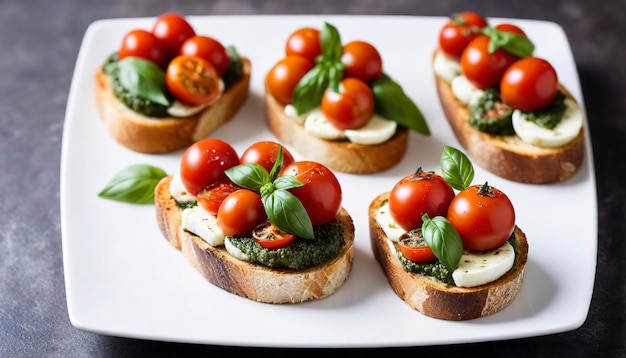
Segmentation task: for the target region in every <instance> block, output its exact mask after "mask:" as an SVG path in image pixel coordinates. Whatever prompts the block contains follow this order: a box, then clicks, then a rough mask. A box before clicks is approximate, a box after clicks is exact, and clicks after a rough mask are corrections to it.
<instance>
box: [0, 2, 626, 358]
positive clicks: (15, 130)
mask: <svg viewBox="0 0 626 358" xmlns="http://www.w3.org/2000/svg"><path fill="white" fill-rule="evenodd" d="M464 9H472V10H476V11H478V12H480V13H482V14H485V15H486V16H490V17H514V18H527V19H540V20H549V21H554V22H556V23H558V24H560V25H561V26H562V27H563V28H564V30H565V32H566V34H567V36H568V38H569V41H570V44H571V47H572V50H573V53H574V57H575V60H576V64H577V69H578V73H579V75H580V80H581V84H582V90H583V96H584V100H585V103H586V107H587V114H588V118H589V125H590V132H591V137H592V142H593V150H594V160H595V169H596V179H597V194H598V256H597V258H598V264H597V270H596V283H595V288H594V292H593V298H592V302H591V307H590V309H589V314H588V317H587V320H586V321H585V323H584V324H583V325H582V327H580V328H578V329H576V330H573V331H570V332H564V333H558V334H553V335H548V336H541V337H532V338H524V339H516V340H511V341H497V342H485V343H475V344H463V345H452V346H434V347H412V348H409V347H404V348H389V349H387V350H386V351H385V353H390V354H440V353H441V354H445V355H449V356H467V355H469V356H474V355H478V354H482V355H483V356H491V355H498V356H503V357H509V356H511V357H514V356H523V357H526V356H545V357H553V356H567V357H570V356H571V357H583V356H584V357H588V356H594V357H596V356H604V357H617V356H622V357H623V356H626V280H625V279H624V273H625V272H626V259H625V257H626V214H625V209H626V205H625V204H624V203H625V202H626V185H624V184H623V183H624V180H625V177H624V170H623V169H624V165H625V164H624V162H625V160H624V158H625V156H626V144H625V142H626V105H625V103H626V66H625V65H624V61H625V60H626V50H625V47H626V41H625V40H624V34H625V33H626V3H625V2H624V1H623V0H608V1H603V2H601V1H540V0H525V1H517V2H510V1H501V0H500V1H499V0H490V1H477V2H472V3H469V2H465V1H460V0H455V1H449V0H448V1H426V0H415V1H412V0H402V1H400V0H398V1H382V0H378V1H373V0H354V1H341V0H315V1H287V0H284V1H283V0H274V1H253V0H247V1H245V0H235V1H227V0H223V1H208V0H207V1H157V0H153V1H139V0H127V1H124V0H119V1H95V0H89V1H79V0H76V1H50V0H35V1H29V0H25V1H10V0H1V1H0V44H1V46H0V69H1V71H0V73H1V74H2V76H1V77H0V110H1V111H0V113H1V114H0V170H1V171H2V172H1V174H0V187H1V188H3V192H2V194H1V195H0V208H1V210H0V277H2V279H1V280H0V357H29V356H46V357H48V356H52V357H54V356H60V357H79V356H171V355H201V356H212V355H217V356H221V355H228V356H244V355H245V356H254V355H256V354H258V353H263V354H274V355H276V356H292V355H294V354H298V353H301V352H302V351H301V350H300V349H268V348H265V349H254V348H240V347H222V346H205V345H191V344H178V343H165V342H153V341H144V340H136V339H129V338H119V337H109V336H103V335H98V334H95V333H89V332H84V331H81V330H78V329H76V328H74V327H73V326H72V325H71V323H70V321H69V319H68V314H67V305H66V299H65V287H64V276H63V257H62V252H61V224H60V218H59V216H60V214H59V167H60V153H61V143H62V132H63V124H64V123H63V121H64V116H65V108H66V102H67V97H68V90H69V87H70V83H71V79H72V72H73V69H74V65H75V62H76V56H77V54H78V51H79V48H80V44H81V40H82V38H83V35H84V32H85V30H86V29H87V27H88V26H89V24H90V23H91V22H93V21H95V20H98V19H103V18H118V17H136V16H156V15H159V14H161V13H163V12H166V11H177V12H180V13H183V14H186V15H207V14H209V15H220V14H375V15H438V16H445V15H449V14H451V13H453V12H456V11H459V10H464ZM588 219H593V218H585V217H581V218H579V220H588ZM572 264H573V265H574V264H576V263H572ZM416 329H419V327H416ZM355 351H357V352H364V350H363V351H360V350H356V349H350V350H343V349H329V350H324V351H323V352H319V353H321V354H329V355H337V356H339V355H343V354H345V353H349V352H355ZM370 352H375V353H382V352H383V349H372V350H370Z"/></svg>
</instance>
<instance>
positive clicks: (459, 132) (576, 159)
mask: <svg viewBox="0 0 626 358" xmlns="http://www.w3.org/2000/svg"><path fill="white" fill-rule="evenodd" d="M436 54H437V51H435V55H436ZM433 58H434V56H433ZM435 83H436V87H437V93H438V95H439V100H440V102H441V106H442V108H443V111H444V113H445V115H446V118H447V119H448V123H449V124H450V126H451V127H452V130H453V131H454V134H455V136H456V138H457V139H458V140H459V142H460V143H461V145H462V146H463V148H465V150H467V152H468V154H469V156H470V157H471V158H472V160H473V161H474V162H475V163H476V164H478V165H480V166H481V167H483V168H485V169H487V170H488V171H490V172H491V173H493V174H496V175H498V176H500V177H503V178H506V179H509V180H512V181H516V182H521V183H530V184H544V183H554V182H561V181H564V180H566V179H568V178H570V177H571V176H572V175H574V173H576V171H577V170H578V168H579V167H580V165H581V163H582V160H583V155H584V147H585V140H584V126H583V128H581V130H580V132H579V133H578V135H577V136H576V138H574V140H572V141H571V142H569V143H568V144H566V145H564V146H561V147H557V148H542V147H538V146H534V145H531V144H528V143H525V142H524V141H522V140H521V138H519V137H518V136H517V135H507V136H502V135H491V134H487V133H484V132H481V131H479V130H477V129H475V128H473V127H472V126H471V125H470V124H469V120H468V119H469V117H470V110H469V108H468V107H466V106H465V105H464V104H463V103H461V102H460V101H459V100H458V99H457V98H456V97H455V96H454V93H453V92H452V88H451V86H450V84H449V83H448V82H446V80H445V79H444V78H442V77H440V76H439V75H437V74H435ZM561 90H562V91H563V92H564V93H565V95H566V96H567V97H568V98H570V99H572V100H574V101H576V100H575V99H574V98H573V97H572V95H571V94H570V93H569V92H568V91H567V90H566V89H565V88H564V87H563V86H561Z"/></svg>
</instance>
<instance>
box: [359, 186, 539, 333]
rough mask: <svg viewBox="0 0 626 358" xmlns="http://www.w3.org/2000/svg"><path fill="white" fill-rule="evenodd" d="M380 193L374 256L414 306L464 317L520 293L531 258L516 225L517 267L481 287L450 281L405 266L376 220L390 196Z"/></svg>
mask: <svg viewBox="0 0 626 358" xmlns="http://www.w3.org/2000/svg"><path fill="white" fill-rule="evenodd" d="M388 197H389V192H387V193H383V194H380V195H379V196H378V197H376V198H375V199H374V200H373V201H372V202H371V204H370V206H369V227H370V240H371V246H372V250H373V252H374V257H375V258H376V260H377V261H378V263H379V264H380V267H381V268H382V270H383V272H384V273H385V275H386V276H387V280H388V281H389V285H390V286H391V288H392V289H393V291H394V292H395V293H396V295H398V297H400V298H401V299H402V300H404V301H405V302H406V303H407V304H408V305H409V306H411V308H413V309H414V310H417V311H419V312H421V313H423V314H425V315H426V316H430V317H433V318H438V319H443V320H452V321H461V320H469V319H474V318H478V317H483V316H487V315H490V314H493V313H496V312H498V311H500V310H502V309H503V308H505V307H506V306H508V305H509V304H510V303H511V301H513V299H514V298H515V296H516V295H517V292H518V291H519V288H520V286H521V284H522V280H523V277H524V269H525V268H526V261H527V260H528V242H527V241H526V235H525V234H524V233H523V232H522V231H521V230H520V229H519V228H518V227H517V226H516V227H515V231H514V234H515V242H514V246H515V261H514V263H513V267H512V268H511V270H509V272H507V273H506V274H505V275H504V276H502V277H500V278H499V279H498V280H496V281H494V282H491V283H488V284H485V285H481V286H477V287H470V288H464V287H455V286H449V285H446V284H444V283H442V282H440V281H438V280H435V279H433V278H431V277H428V276H423V275H419V274H415V273H410V272H407V271H405V270H404V267H403V266H402V263H400V260H399V259H398V256H397V254H396V250H399V248H397V244H395V243H393V242H392V241H391V240H389V239H387V236H386V235H385V232H384V231H383V229H382V228H381V227H380V226H379V225H378V223H377V222H376V210H377V209H378V208H379V207H380V206H381V205H383V203H384V202H385V201H386V200H387V199H388Z"/></svg>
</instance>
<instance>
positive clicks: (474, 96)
mask: <svg viewBox="0 0 626 358" xmlns="http://www.w3.org/2000/svg"><path fill="white" fill-rule="evenodd" d="M450 86H451V87H452V93H454V96H455V97H456V99H458V100H459V101H460V102H461V103H463V104H464V105H466V106H473V105H474V104H476V102H478V99H479V98H480V97H481V96H482V95H483V94H484V93H485V91H483V90H481V89H478V88H476V87H475V86H474V85H473V84H472V83H471V82H470V81H469V80H468V79H467V78H466V77H465V76H463V75H460V76H456V77H454V79H452V82H451V83H450Z"/></svg>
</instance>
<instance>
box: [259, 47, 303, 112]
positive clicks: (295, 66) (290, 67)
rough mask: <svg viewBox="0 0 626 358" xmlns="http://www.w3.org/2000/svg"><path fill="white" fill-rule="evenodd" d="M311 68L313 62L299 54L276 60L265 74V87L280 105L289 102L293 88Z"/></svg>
mask: <svg viewBox="0 0 626 358" xmlns="http://www.w3.org/2000/svg"><path fill="white" fill-rule="evenodd" d="M312 68H313V63H311V62H310V61H309V60H307V59H306V58H304V57H301V56H287V57H285V58H283V59H281V60H280V61H278V62H277V63H276V64H275V65H274V67H272V69H271V70H270V71H269V72H268V74H267V82H266V84H267V89H268V90H269V92H270V94H271V95H272V96H273V97H274V98H275V99H276V100H277V101H278V102H279V103H280V104H282V105H287V104H290V103H291V96H292V94H293V89H294V88H296V85H297V84H298V82H299V81H300V79H301V78H302V77H303V76H304V75H305V74H306V73H307V72H309V71H310V70H311V69H312Z"/></svg>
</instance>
